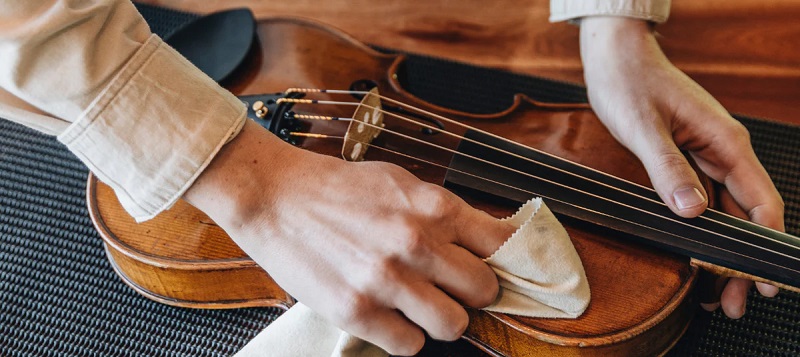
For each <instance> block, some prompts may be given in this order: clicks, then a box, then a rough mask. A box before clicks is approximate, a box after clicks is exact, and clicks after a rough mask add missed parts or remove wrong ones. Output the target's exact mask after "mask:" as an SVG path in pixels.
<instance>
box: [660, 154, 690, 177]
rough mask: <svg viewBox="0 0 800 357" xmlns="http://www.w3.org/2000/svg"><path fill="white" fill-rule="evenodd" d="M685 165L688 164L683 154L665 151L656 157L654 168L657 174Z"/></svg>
mask: <svg viewBox="0 0 800 357" xmlns="http://www.w3.org/2000/svg"><path fill="white" fill-rule="evenodd" d="M687 165H689V163H688V162H687V161H686V158H685V157H684V156H683V154H681V153H680V152H676V151H667V152H663V153H661V154H659V155H658V158H657V159H656V162H655V166H654V167H655V168H656V170H657V171H658V172H659V173H664V172H669V171H671V170H674V169H676V168H682V167H685V166H687Z"/></svg>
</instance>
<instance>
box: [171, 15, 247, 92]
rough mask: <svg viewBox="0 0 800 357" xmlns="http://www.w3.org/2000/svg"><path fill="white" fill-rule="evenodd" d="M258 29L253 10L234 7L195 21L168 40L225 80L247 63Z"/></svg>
mask: <svg viewBox="0 0 800 357" xmlns="http://www.w3.org/2000/svg"><path fill="white" fill-rule="evenodd" d="M255 28H256V21H255V17H254V16H253V13H252V12H251V11H250V10H249V9H244V8H242V9H233V10H226V11H220V12H215V13H212V14H209V15H205V16H202V17H199V18H197V19H195V20H192V21H190V22H188V23H186V24H185V25H183V26H182V27H180V28H179V29H177V30H175V32H172V33H171V34H169V35H167V36H166V37H165V39H164V41H165V42H166V43H167V44H169V45H170V46H172V47H173V48H175V50H177V51H178V52H179V53H180V54H182V55H183V56H184V57H186V59H188V60H189V62H192V64H194V65H195V66H197V68H199V69H200V70H201V71H203V72H204V73H205V74H207V75H208V76H209V77H211V78H212V79H214V80H215V81H217V82H221V81H223V80H224V79H225V78H227V77H228V76H230V75H231V73H233V72H234V71H235V70H236V69H237V68H238V67H239V66H240V65H241V64H242V63H243V62H244V59H245V57H246V56H247V53H248V52H249V51H250V47H251V46H252V44H253V41H254V39H255Z"/></svg>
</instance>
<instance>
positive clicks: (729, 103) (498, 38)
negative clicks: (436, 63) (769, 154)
mask: <svg viewBox="0 0 800 357" xmlns="http://www.w3.org/2000/svg"><path fill="white" fill-rule="evenodd" d="M140 2H142V3H147V4H153V5H160V6H164V7H169V8H174V9H180V10H184V11H190V12H195V13H207V12H213V11H217V10H220V9H227V8H234V7H249V8H251V9H252V10H253V12H254V13H255V14H256V17H259V18H263V17H268V16H285V15H289V16H303V17H309V18H312V19H316V20H319V21H322V22H325V23H328V24H331V25H334V26H336V27H339V28H340V29H342V30H344V31H345V32H348V33H350V34H351V35H353V36H354V37H356V38H357V39H359V40H361V41H364V42H367V43H370V44H374V45H379V46H383V47H388V48H393V49H398V50H403V51H409V52H416V53H420V54H425V55H431V56H436V57H442V58H448V59H453V60H457V61H462V62H467V63H470V64H475V65H481V66H487V67H493V68H501V69H506V70H510V71H513V72H518V73H523V74H531V75H538V76H544V77H549V78H554V79H560V80H566V81H570V82H576V83H581V82H582V68H581V62H580V56H579V51H578V29H577V27H575V26H572V25H569V24H566V23H556V24H552V23H549V22H548V20H547V17H548V16H549V8H548V6H549V2H548V0H492V1H478V0H461V1H456V0H377V1H370V0H349V1H344V0H329V1H318V0H317V1H313V0H291V1H289V0H269V1H266V0H260V1H259V0H232V1H227V0H226V1H223V0H204V1H198V0H141V1H140ZM672 7H673V9H672V14H671V16H670V19H669V21H668V22H667V23H666V24H664V25H661V26H659V27H658V32H659V33H660V34H661V38H660V40H659V41H660V43H661V44H662V47H663V48H664V51H665V52H666V54H667V56H668V57H669V58H670V59H671V60H672V61H673V62H674V63H675V64H676V65H677V66H678V67H679V68H681V69H682V70H684V71H685V72H686V73H688V74H689V75H690V76H691V77H692V78H694V79H695V80H696V81H698V82H699V83H700V84H701V85H702V86H703V87H705V88H706V89H707V90H708V91H709V92H711V94H713V95H714V96H715V97H716V98H717V99H718V100H719V101H720V102H722V104H723V105H724V106H725V107H726V108H728V110H730V111H732V112H737V113H742V114H749V115H751V116H756V117H763V118H769V119H774V120H780V121H786V122H793V123H798V124H800V116H798V115H795V107H796V106H797V105H796V104H797V103H798V98H800V21H797V20H798V19H800V2H799V1H796V0H737V1H730V0H704V1H695V0H673V6H672Z"/></svg>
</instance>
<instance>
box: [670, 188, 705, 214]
mask: <svg viewBox="0 0 800 357" xmlns="http://www.w3.org/2000/svg"><path fill="white" fill-rule="evenodd" d="M672 197H673V198H674V199H675V204H676V205H677V206H678V209H680V210H684V209H687V208H692V207H696V206H699V205H702V204H703V203H705V202H706V198H705V197H703V194H702V193H700V190H698V189H697V188H695V187H684V188H680V189H677V190H675V192H673V193H672Z"/></svg>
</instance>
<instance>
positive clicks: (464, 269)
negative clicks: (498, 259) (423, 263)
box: [428, 245, 500, 308]
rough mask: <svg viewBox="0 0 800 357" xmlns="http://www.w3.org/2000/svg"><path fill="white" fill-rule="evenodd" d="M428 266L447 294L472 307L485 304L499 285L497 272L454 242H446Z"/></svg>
mask: <svg viewBox="0 0 800 357" xmlns="http://www.w3.org/2000/svg"><path fill="white" fill-rule="evenodd" d="M434 264H435V265H434V266H433V267H432V269H428V274H429V277H430V278H431V280H432V281H433V282H434V283H435V284H436V285H437V286H439V287H440V288H441V289H442V290H444V291H446V292H447V293H448V294H450V296H453V297H454V298H455V299H456V300H458V301H460V302H461V303H463V304H464V305H467V306H471V307H474V308H483V307H486V306H489V304H491V303H492V302H494V300H495V298H496V297H497V292H498V290H499V289H500V286H499V283H498V282H497V275H496V274H495V273H494V271H493V270H492V268H490V267H489V265H487V264H486V263H485V262H484V261H483V260H481V259H480V258H478V257H476V256H475V255H474V254H472V253H470V252H469V251H467V250H466V249H464V248H462V247H459V246H457V245H448V246H446V247H445V248H444V249H443V250H442V252H441V253H440V257H439V258H438V259H436V260H435V263H434Z"/></svg>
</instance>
